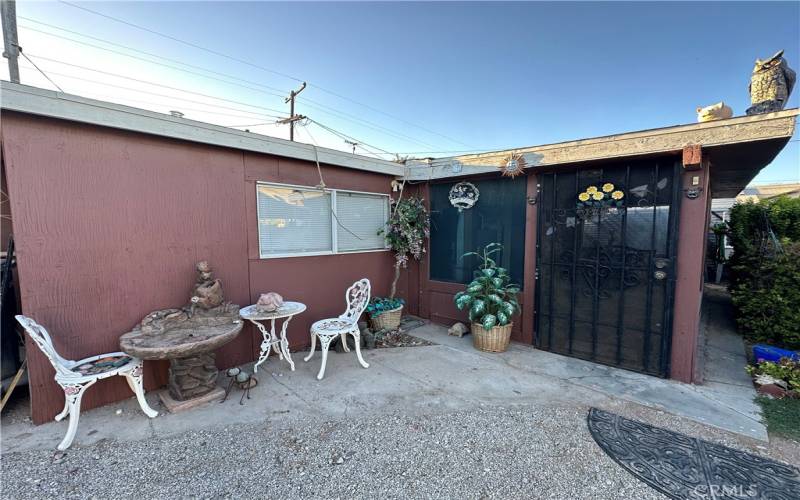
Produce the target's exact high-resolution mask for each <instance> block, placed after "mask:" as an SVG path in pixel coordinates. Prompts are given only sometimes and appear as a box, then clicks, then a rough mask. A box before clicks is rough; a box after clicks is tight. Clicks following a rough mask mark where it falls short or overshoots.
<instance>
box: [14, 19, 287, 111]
mask: <svg viewBox="0 0 800 500" xmlns="http://www.w3.org/2000/svg"><path fill="white" fill-rule="evenodd" d="M21 27H22V28H25V29H27V30H31V31H35V32H37V33H43V34H45V35H49V36H53V37H56V38H61V39H62V40H69V41H71V42H74V43H79V44H81V45H86V46H87V47H93V48H95V49H99V50H105V51H107V52H111V53H114V54H118V55H121V56H125V57H130V58H131V59H137V60H139V61H144V62H147V63H150V64H155V65H157V66H162V67H165V68H170V69H174V70H177V71H183V72H184V73H188V74H190V75H196V76H200V77H203V78H208V79H209V80H215V81H218V82H222V83H227V84H228V85H235V86H237V87H242V88H245V89H248V90H252V91H254V92H261V93H264V94H268V95H272V96H275V97H283V94H279V93H278V92H271V91H267V90H261V89H258V88H253V87H251V86H248V85H242V84H240V83H236V82H231V81H228V80H224V79H222V78H216V77H213V76H209V75H204V74H203V73H198V72H196V71H191V70H188V69H185V68H179V67H177V66H173V65H171V64H164V63H160V62H157V61H151V60H150V59H145V58H144V57H139V56H135V55H132V54H126V53H124V52H120V51H118V50H114V49H109V48H107V47H101V46H99V45H94V44H92V43H87V42H82V41H80V40H75V39H74V38H69V37H65V36H61V35H56V34H55V33H48V32H47V31H42V30H37V29H36V28H32V27H30V26H25V25H21ZM137 52H138V51H137ZM148 55H149V54H148ZM154 57H157V56H154ZM162 59H166V58H162ZM179 64H183V63H179ZM201 69H203V70H204V71H211V70H207V69H205V68H201ZM259 86H262V85H259ZM269 88H273V87H269ZM276 90H279V89H276Z"/></svg>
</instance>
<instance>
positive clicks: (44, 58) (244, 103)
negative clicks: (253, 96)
mask: <svg viewBox="0 0 800 500" xmlns="http://www.w3.org/2000/svg"><path fill="white" fill-rule="evenodd" d="M35 57H37V58H38V59H41V60H44V61H49V62H52V63H55V64H62V65H65V66H70V67H73V68H78V69H82V70H85V71H93V72H95V73H100V74H103V75H107V76H112V77H116V78H123V79H125V80H131V81H134V82H138V83H144V84H147V85H153V86H155V87H162V88H166V89H170V90H175V91H177V92H184V93H187V94H193V95H197V96H201V97H206V98H209V99H217V100H220V101H225V102H230V103H233V104H240V105H244V106H250V107H253V108H258V109H263V110H265V111H272V112H275V113H283V111H281V110H279V109H274V108H268V107H265V106H260V105H257V104H253V103H248V102H242V101H236V100H233V99H227V98H224V97H217V96H214V95H209V94H204V93H202V92H195V91H193V90H186V89H182V88H180V87H173V86H170V85H164V84H163V83H155V82H151V81H147V80H142V79H140V78H134V77H132V76H126V75H120V74H119V73H112V72H110V71H103V70H101V69H96V68H90V67H88V66H82V65H80V64H74V63H68V62H65V61H59V60H58V59H52V58H49V57H45V56H41V55H35Z"/></svg>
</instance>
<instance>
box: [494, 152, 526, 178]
mask: <svg viewBox="0 0 800 500" xmlns="http://www.w3.org/2000/svg"><path fill="white" fill-rule="evenodd" d="M498 168H499V169H500V172H502V173H503V176H504V177H511V178H512V179H513V178H514V177H516V176H518V175H520V174H521V173H522V171H523V170H525V158H524V157H523V156H522V155H521V154H518V153H511V154H510V155H509V156H507V157H506V158H505V159H504V160H503V162H502V163H501V164H500V166H499V167H498Z"/></svg>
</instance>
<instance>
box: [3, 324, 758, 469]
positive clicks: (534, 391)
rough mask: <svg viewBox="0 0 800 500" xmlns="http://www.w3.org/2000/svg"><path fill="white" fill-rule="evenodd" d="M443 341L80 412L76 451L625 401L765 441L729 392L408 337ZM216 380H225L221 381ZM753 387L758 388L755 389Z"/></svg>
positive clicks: (29, 439) (430, 330) (438, 330)
mask: <svg viewBox="0 0 800 500" xmlns="http://www.w3.org/2000/svg"><path fill="white" fill-rule="evenodd" d="M412 333H413V334H414V335H415V336H417V337H420V338H424V339H426V340H429V341H432V342H434V343H436V344H437V345H433V346H425V347H408V348H394V349H378V350H372V351H366V352H365V357H366V358H367V359H368V361H369V363H370V364H371V366H370V368H369V369H366V370H365V369H363V368H361V367H360V366H359V365H358V363H357V362H356V359H355V356H354V355H352V353H350V354H341V355H340V354H332V355H331V356H329V359H328V369H327V370H326V376H325V378H324V379H323V380H322V381H317V380H316V378H315V375H316V371H317V370H318V369H319V362H320V357H319V355H317V356H316V357H314V358H313V359H312V360H311V361H310V362H308V363H304V362H302V361H300V362H298V363H296V366H297V370H296V371H294V372H292V371H290V370H289V369H288V367H287V366H285V363H280V362H278V361H277V359H270V360H269V361H268V362H267V363H266V364H265V365H262V366H263V369H261V370H260V371H259V373H258V374H257V377H258V379H259V381H260V383H259V384H258V386H257V387H255V388H254V389H252V391H251V396H252V397H251V399H249V400H245V405H239V397H240V395H239V394H238V392H234V393H233V394H232V395H231V397H229V398H228V400H227V401H225V402H223V403H216V402H212V403H208V404H206V405H204V406H202V407H199V408H196V409H194V410H192V411H189V412H184V413H180V414H175V415H171V414H168V413H166V412H165V411H164V408H163V407H160V405H159V404H158V403H157V399H158V398H157V395H156V394H155V393H150V394H148V400H149V401H150V402H151V405H153V407H154V408H157V409H160V411H161V414H160V415H159V416H158V417H157V418H155V419H148V418H146V417H145V416H144V415H143V414H142V413H141V411H140V410H139V408H138V405H137V404H136V402H135V400H134V399H130V400H127V401H124V402H121V403H119V404H116V405H111V406H107V407H105V408H99V409H96V410H91V411H86V412H83V413H82V414H81V420H80V426H79V428H78V434H77V437H76V441H75V442H76V445H79V446H87V445H91V444H93V443H97V442H100V441H103V440H118V441H130V440H139V439H143V438H147V437H155V436H157V437H166V436H172V435H176V434H180V433H183V432H186V431H187V430H200V429H210V428H213V427H217V426H220V425H223V426H235V425H238V424H245V423H253V422H263V423H264V425H281V424H282V423H283V422H286V421H288V420H297V419H299V418H305V419H318V420H338V419H348V418H352V417H354V416H358V418H366V417H368V416H369V415H381V414H403V415H422V414H430V413H437V414H439V413H444V412H448V411H459V410H463V409H469V408H474V407H476V406H481V405H484V406H505V407H509V406H512V407H513V406H520V407H529V406H531V405H541V406H567V407H575V406H580V407H586V406H598V407H604V408H615V405H617V404H618V402H619V401H620V400H622V401H627V402H632V403H636V404H638V405H643V406H646V407H649V408H653V409H657V410H662V411H664V412H667V413H670V414H673V415H677V416H680V417H686V418H689V419H691V420H694V421H696V422H700V423H702V424H706V425H712V426H715V427H718V428H720V429H724V430H726V431H729V432H733V433H736V434H740V435H743V436H747V437H750V438H755V439H758V440H762V441H764V440H766V439H767V435H766V431H765V429H764V426H763V425H762V424H761V423H760V420H759V416H758V415H757V414H756V413H754V412H753V411H752V408H750V407H748V406H745V407H742V405H739V404H738V403H737V401H738V400H736V401H735V400H734V392H735V391H734V389H733V387H734V386H731V387H732V389H730V392H728V393H725V394H724V395H720V392H718V391H717V392H715V391H713V390H706V389H705V388H702V387H697V386H690V385H686V384H681V383H677V382H673V381H670V380H663V379H658V378H654V377H650V376H646V375H640V374H637V373H633V372H628V371H624V370H619V369H615V368H611V367H606V366H601V365H596V364H593V363H589V362H586V361H582V360H578V359H573V358H568V357H564V356H559V355H556V354H552V353H548V352H544V351H539V350H536V349H534V348H532V347H528V346H524V345H520V344H512V345H511V347H510V348H509V350H508V351H507V352H505V353H502V354H494V353H483V352H480V351H477V350H475V349H474V348H473V347H472V339H471V337H470V336H466V337H464V338H457V337H452V336H448V335H447V331H446V329H445V328H443V327H441V326H438V325H431V324H426V325H424V326H422V327H419V328H416V329H414V330H413V332H412ZM220 383H221V384H222V383H224V377H223V379H221V381H220ZM736 389H737V390H738V391H739V392H738V393H736V394H738V396H739V398H742V400H741V401H738V402H746V403H748V404H749V403H750V400H751V399H752V397H751V395H750V394H749V393H748V392H746V391H745V389H748V388H746V387H738V386H737V387H736ZM749 390H750V391H752V388H749ZM65 430H66V421H64V422H60V423H55V422H53V423H48V424H44V425H41V426H38V427H34V426H32V425H31V424H30V422H29V421H17V422H9V421H8V420H6V421H4V425H3V436H2V437H3V439H2V450H3V452H4V453H5V452H13V451H23V450H31V449H51V448H53V446H54V443H58V441H59V440H60V439H61V438H62V437H63V434H64V432H65Z"/></svg>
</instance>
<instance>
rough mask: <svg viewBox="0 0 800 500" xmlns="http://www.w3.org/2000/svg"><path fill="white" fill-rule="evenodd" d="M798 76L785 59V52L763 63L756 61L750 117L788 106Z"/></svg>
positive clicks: (751, 90)
mask: <svg viewBox="0 0 800 500" xmlns="http://www.w3.org/2000/svg"><path fill="white" fill-rule="evenodd" d="M796 79H797V75H796V74H795V72H794V71H792V69H791V68H789V65H788V64H787V62H786V59H784V58H783V51H782V50H781V51H779V52H778V53H777V54H775V55H774V56H772V57H770V58H769V59H766V60H764V61H762V60H761V59H756V65H755V67H754V68H753V75H752V76H751V77H750V87H749V89H750V102H751V103H752V106H750V107H749V108H747V114H748V115H757V114H761V113H771V112H773V111H780V110H782V109H783V108H784V106H786V101H788V100H789V94H791V93H792V88H793V87H794V82H795V80H796Z"/></svg>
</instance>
